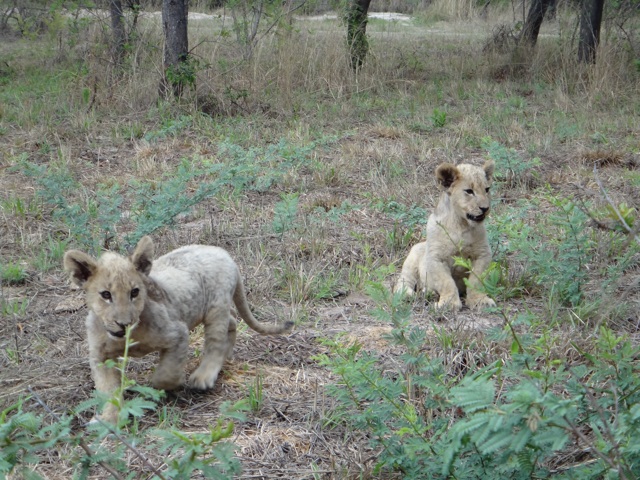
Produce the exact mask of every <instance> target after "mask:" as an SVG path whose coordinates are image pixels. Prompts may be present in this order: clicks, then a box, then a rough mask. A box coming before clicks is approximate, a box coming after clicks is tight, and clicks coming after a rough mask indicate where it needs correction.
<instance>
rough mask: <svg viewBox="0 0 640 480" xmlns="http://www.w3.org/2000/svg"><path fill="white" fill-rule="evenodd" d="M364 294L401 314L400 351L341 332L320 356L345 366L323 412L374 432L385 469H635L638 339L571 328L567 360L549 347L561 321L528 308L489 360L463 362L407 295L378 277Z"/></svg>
mask: <svg viewBox="0 0 640 480" xmlns="http://www.w3.org/2000/svg"><path fill="white" fill-rule="evenodd" d="M368 294H369V295H370V296H371V298H372V299H373V300H374V301H375V302H376V304H377V305H378V307H377V308H376V310H375V311H374V312H373V314H374V315H375V316H376V317H377V318H379V319H381V320H385V321H387V322H390V323H391V325H392V326H393V330H392V331H391V334H390V335H389V336H388V337H387V340H388V341H389V342H390V344H392V345H395V346H396V347H399V348H401V349H402V352H403V353H402V354H400V355H399V356H396V361H395V362H393V363H391V364H390V363H389V362H386V361H385V360H384V357H382V356H381V355H379V354H377V353H373V352H367V351H364V350H363V349H362V345H361V344H360V343H358V342H346V341H344V340H340V339H337V340H330V341H327V345H328V347H329V349H330V353H329V354H326V355H322V356H321V357H320V358H319V360H320V362H321V363H322V364H323V365H325V366H327V367H328V368H329V369H330V370H331V371H332V372H333V373H334V374H335V375H337V376H338V378H339V381H338V382H337V383H336V384H335V385H331V386H330V387H329V391H330V393H331V395H333V396H334V397H335V398H336V400H337V402H338V407H337V408H336V409H335V411H333V412H332V414H331V415H330V416H329V417H328V418H327V420H326V421H327V422H329V423H340V424H347V426H348V427H349V428H353V429H357V430H363V431H364V432H365V433H366V435H367V436H369V437H370V438H371V444H372V446H373V447H374V448H376V450H377V451H379V456H378V463H377V467H376V471H377V473H378V474H379V475H382V476H384V472H400V473H401V474H402V476H403V478H425V479H426V478H429V479H435V478H456V479H485V478H493V477H495V476H496V475H499V476H500V477H501V478H512V479H525V478H564V479H578V478H579V479H589V478H591V479H599V478H621V479H632V478H638V475H640V449H638V443H637V440H638V436H637V431H639V430H638V428H640V409H639V408H638V403H637V402H638V401H639V400H640V376H639V375H638V374H639V373H640V369H639V367H638V365H637V362H636V361H635V359H636V358H637V357H638V355H640V347H638V346H635V345H633V343H632V342H631V341H630V339H629V338H628V337H627V336H625V335H618V334H616V333H614V332H613V331H611V330H609V329H608V328H606V327H604V326H602V327H601V328H600V331H599V338H598V339H597V341H596V342H595V344H594V345H593V349H592V350H590V351H589V352H587V351H584V350H583V349H582V348H581V347H580V346H578V339H575V340H576V342H573V343H572V344H573V346H574V349H575V352H576V356H577V357H578V358H576V359H574V361H573V362H572V366H570V367H569V366H567V365H566V363H565V361H564V358H562V357H561V356H556V355H555V354H554V353H553V351H552V350H551V349H550V348H549V346H550V342H551V341H552V340H550V337H552V336H553V335H552V333H551V332H552V328H553V327H551V326H546V327H544V326H543V327H542V328H543V332H542V333H541V334H540V333H538V334H537V335H533V334H529V333H527V326H531V322H532V320H531V318H529V317H528V316H527V315H521V316H519V317H518V318H517V319H516V320H515V322H517V323H519V324H520V325H521V326H524V327H525V332H524V333H518V334H516V333H515V330H514V329H512V328H509V326H510V325H509V326H505V330H504V331H500V330H497V331H495V332H494V333H493V335H494V336H495V340H494V341H492V342H489V344H488V345H487V348H488V349H489V350H488V352H487V354H486V355H485V357H484V363H485V365H484V366H480V367H481V368H477V369H469V370H466V371H463V372H462V373H455V372H454V371H452V370H451V369H450V367H449V365H448V364H447V362H446V361H445V359H444V358H442V357H440V356H438V355H433V352H437V351H438V347H439V346H438V345H437V342H438V339H439V338H442V337H441V336H438V335H435V336H434V335H433V334H432V333H430V332H429V331H428V329H426V328H424V327H421V326H415V324H412V322H411V306H410V305H409V304H408V303H406V302H405V301H404V300H403V299H402V297H401V295H398V294H396V295H393V294H391V293H390V292H389V291H388V290H387V289H386V288H385V287H384V286H382V284H380V283H373V284H370V285H369V287H368ZM537 326H538V327H541V324H539V323H538V324H537ZM479 341H482V340H479ZM485 341H487V340H485ZM509 344H510V347H509V346H508V345H509ZM425 347H426V348H425ZM504 347H507V348H504ZM492 350H495V351H496V352H497V351H503V353H502V354H500V355H498V354H496V353H492Z"/></svg>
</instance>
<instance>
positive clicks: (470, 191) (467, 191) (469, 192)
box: [464, 188, 473, 195]
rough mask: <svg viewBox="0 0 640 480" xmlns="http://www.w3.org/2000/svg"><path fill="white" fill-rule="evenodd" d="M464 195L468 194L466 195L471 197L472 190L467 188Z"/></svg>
mask: <svg viewBox="0 0 640 480" xmlns="http://www.w3.org/2000/svg"><path fill="white" fill-rule="evenodd" d="M464 193H466V194H468V195H473V190H472V189H470V188H467V189H466V190H465V191H464Z"/></svg>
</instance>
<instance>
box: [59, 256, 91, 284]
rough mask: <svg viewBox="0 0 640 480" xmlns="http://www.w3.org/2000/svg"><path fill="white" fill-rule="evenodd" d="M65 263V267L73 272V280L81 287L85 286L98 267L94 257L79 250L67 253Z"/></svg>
mask: <svg viewBox="0 0 640 480" xmlns="http://www.w3.org/2000/svg"><path fill="white" fill-rule="evenodd" d="M63 264H64V269H65V270H66V271H67V272H69V273H70V274H71V281H72V282H73V283H75V284H76V285H78V286H79V287H83V286H84V284H85V283H86V282H87V280H89V278H91V276H92V275H94V274H95V273H96V270H97V269H98V263H97V262H96V261H95V260H94V259H93V257H91V256H89V255H87V254H86V253H84V252H81V251H79V250H69V251H68V252H67V253H65V254H64V260H63Z"/></svg>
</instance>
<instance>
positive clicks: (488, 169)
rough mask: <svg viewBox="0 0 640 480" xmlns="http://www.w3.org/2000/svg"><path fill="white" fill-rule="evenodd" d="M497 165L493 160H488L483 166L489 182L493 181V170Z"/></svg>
mask: <svg viewBox="0 0 640 480" xmlns="http://www.w3.org/2000/svg"><path fill="white" fill-rule="evenodd" d="M495 165H496V164H495V163H493V160H487V161H486V162H484V165H483V166H482V168H483V170H484V174H485V175H486V176H487V180H489V181H491V180H492V179H493V170H494V169H495Z"/></svg>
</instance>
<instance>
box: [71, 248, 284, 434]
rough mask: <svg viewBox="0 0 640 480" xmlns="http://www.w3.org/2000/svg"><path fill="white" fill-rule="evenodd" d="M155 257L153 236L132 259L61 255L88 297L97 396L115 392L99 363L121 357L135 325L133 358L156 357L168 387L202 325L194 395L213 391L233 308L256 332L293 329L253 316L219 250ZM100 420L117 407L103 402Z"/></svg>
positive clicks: (178, 377)
mask: <svg viewBox="0 0 640 480" xmlns="http://www.w3.org/2000/svg"><path fill="white" fill-rule="evenodd" d="M153 254H154V246H153V242H152V240H151V238H149V237H143V238H142V239H141V240H140V242H138V245H137V246H136V248H135V251H134V252H133V254H132V255H131V257H130V258H125V257H122V256H121V255H118V254H116V253H112V252H107V253H105V254H103V255H102V256H101V257H100V259H99V260H95V259H93V258H92V257H90V256H89V255H87V254H86V253H83V252H80V251H78V250H70V251H68V252H67V253H66V254H65V256H64V267H65V269H66V270H67V271H69V272H70V273H71V278H72V280H73V282H74V283H75V284H77V285H79V286H80V287H82V289H83V290H84V291H85V294H86V302H87V306H88V307H89V310H90V311H89V315H88V316H87V320H86V326H87V338H88V341H89V363H90V365H91V372H92V376H93V379H94V381H95V383H96V389H97V390H98V391H100V392H105V393H112V392H113V391H115V390H116V389H117V388H118V387H119V386H120V373H119V372H118V371H117V370H116V369H115V368H108V367H107V366H105V365H104V362H105V360H108V359H116V358H118V356H120V355H122V353H123V351H124V346H125V338H124V337H125V328H126V327H128V326H134V327H135V328H134V329H133V330H132V332H131V337H132V339H133V342H132V343H133V344H132V345H131V346H130V348H129V354H130V355H132V356H142V355H146V354H147V353H150V352H154V351H158V352H160V362H159V364H158V367H157V368H156V371H155V373H154V376H153V380H152V384H153V386H154V387H155V388H158V389H167V390H169V389H173V388H176V387H178V386H180V385H182V384H183V383H184V379H185V374H184V367H185V364H186V362H187V360H188V356H187V353H188V347H189V330H191V329H193V328H194V327H195V326H196V325H198V324H200V323H204V336H205V345H204V352H203V353H202V359H201V360H200V366H199V367H198V368H197V369H196V370H195V371H194V372H193V373H192V374H191V377H190V378H189V385H190V386H191V387H192V388H194V389H198V390H206V389H209V388H212V387H213V385H214V384H215V382H216V379H217V377H218V373H219V372H220V369H221V367H222V364H223V362H224V360H225V358H230V357H231V355H232V353H233V346H234V344H235V340H236V321H235V319H234V318H233V317H232V316H231V304H232V303H234V304H235V306H236V309H237V310H238V313H239V314H240V316H241V317H242V318H243V319H244V320H245V322H247V324H248V325H249V326H250V327H251V328H253V329H254V330H255V331H257V332H259V333H263V334H278V333H285V332H287V331H289V330H290V329H291V327H292V326H293V323H292V322H287V323H285V324H284V325H266V324H262V323H260V322H258V321H257V320H256V319H255V318H254V317H253V315H252V314H251V311H250V310H249V306H248V304H247V299H246V297H245V292H244V288H243V285H242V279H241V277H240V272H239V271H238V267H237V266H236V264H235V262H234V261H233V260H232V259H231V257H230V256H229V254H228V253H227V252H226V251H225V250H223V249H222V248H218V247H211V246H205V245H189V246H186V247H182V248H178V249H177V250H174V251H172V252H169V253H167V254H166V255H164V256H162V257H160V258H158V259H157V260H155V261H154V262H153V263H152V260H153ZM100 418H102V419H103V420H105V421H109V422H112V423H113V422H115V421H116V420H117V409H116V407H114V405H112V404H111V403H107V405H106V407H105V409H104V411H103V412H102V414H101V415H100Z"/></svg>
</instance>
